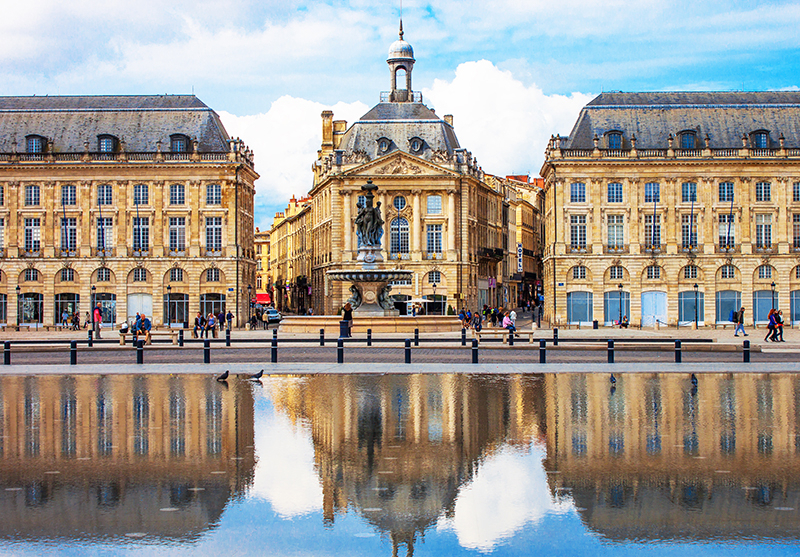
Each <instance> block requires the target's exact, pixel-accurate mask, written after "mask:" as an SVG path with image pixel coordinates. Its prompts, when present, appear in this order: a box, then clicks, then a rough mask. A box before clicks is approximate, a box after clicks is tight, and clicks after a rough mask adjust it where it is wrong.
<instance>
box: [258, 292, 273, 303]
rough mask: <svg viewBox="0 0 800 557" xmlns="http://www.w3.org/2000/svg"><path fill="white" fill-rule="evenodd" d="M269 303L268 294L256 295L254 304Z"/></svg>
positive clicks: (270, 299) (270, 300)
mask: <svg viewBox="0 0 800 557" xmlns="http://www.w3.org/2000/svg"><path fill="white" fill-rule="evenodd" d="M270 302H272V298H270V297H269V294H256V303H258V304H268V303H270Z"/></svg>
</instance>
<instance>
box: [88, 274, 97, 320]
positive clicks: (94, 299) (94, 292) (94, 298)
mask: <svg viewBox="0 0 800 557" xmlns="http://www.w3.org/2000/svg"><path fill="white" fill-rule="evenodd" d="M90 305H91V307H90V308H89V314H90V315H91V316H92V330H94V307H95V306H96V305H97V287H96V286H95V285H94V284H93V285H92V302H91V304H90Z"/></svg>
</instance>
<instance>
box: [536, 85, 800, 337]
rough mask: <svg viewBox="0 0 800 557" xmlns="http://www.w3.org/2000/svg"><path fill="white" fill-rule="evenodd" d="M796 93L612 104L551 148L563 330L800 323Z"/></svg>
mask: <svg viewBox="0 0 800 557" xmlns="http://www.w3.org/2000/svg"><path fill="white" fill-rule="evenodd" d="M798 116H800V93H796V92H758V93H753V92H751V93H741V92H729V93H603V94H602V95H600V96H598V97H597V98H596V99H594V100H593V101H591V102H590V103H589V104H588V105H587V106H585V107H584V108H583V110H582V111H581V113H580V116H579V117H578V120H577V122H576V123H575V127H574V128H573V130H572V132H571V133H570V135H569V137H555V138H553V139H552V140H551V142H550V144H549V146H548V148H547V151H546V160H545V163H544V165H543V167H542V176H543V177H544V179H545V190H546V209H545V220H546V235H547V242H546V246H545V250H544V264H543V269H544V276H545V280H544V290H545V294H546V300H547V302H546V307H545V314H546V315H547V316H550V317H551V318H554V322H555V323H565V322H572V323H576V322H584V323H585V322H591V321H593V320H597V321H600V322H605V323H607V324H612V323H614V322H616V321H618V320H619V318H620V317H622V316H624V315H627V316H629V318H630V320H631V322H632V323H634V324H638V323H641V324H642V325H644V326H653V325H654V324H655V323H659V324H669V325H672V326H674V325H675V324H676V323H678V324H682V325H684V324H685V325H689V324H694V323H695V322H697V323H698V324H699V325H701V326H702V325H704V324H712V323H720V322H722V323H725V322H728V321H729V319H730V314H731V311H732V310H734V309H738V308H739V307H741V306H744V307H745V308H746V311H747V312H746V320H747V322H749V323H751V324H752V322H753V320H754V319H755V321H756V322H764V321H766V319H767V314H768V312H769V310H770V309H771V308H772V307H775V308H780V309H782V310H783V311H784V313H785V317H786V320H787V322H788V321H789V318H791V321H792V322H797V321H798V320H800V305H799V304H798V303H797V302H798V300H800V266H798V264H799V263H800V257H798V256H800V133H798V130H797V126H796V121H797V117H798Z"/></svg>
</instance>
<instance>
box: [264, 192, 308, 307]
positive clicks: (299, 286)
mask: <svg viewBox="0 0 800 557" xmlns="http://www.w3.org/2000/svg"><path fill="white" fill-rule="evenodd" d="M270 253H271V255H270V263H269V266H270V268H271V269H272V277H273V280H274V282H273V284H272V286H273V287H274V295H275V304H276V307H277V308H278V310H279V311H291V312H296V313H299V314H304V313H305V312H306V311H307V310H308V307H309V302H310V293H309V290H310V286H311V282H310V279H309V275H310V272H311V205H310V204H309V199H308V198H303V199H299V200H298V199H295V198H294V197H292V199H291V200H290V201H289V205H288V206H287V207H286V211H285V212H280V213H276V214H275V220H274V221H273V223H272V229H271V230H270Z"/></svg>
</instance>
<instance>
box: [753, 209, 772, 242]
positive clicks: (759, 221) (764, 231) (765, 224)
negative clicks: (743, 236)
mask: <svg viewBox="0 0 800 557" xmlns="http://www.w3.org/2000/svg"><path fill="white" fill-rule="evenodd" d="M756 246H757V247H759V248H770V247H772V215H769V214H758V215H756Z"/></svg>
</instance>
